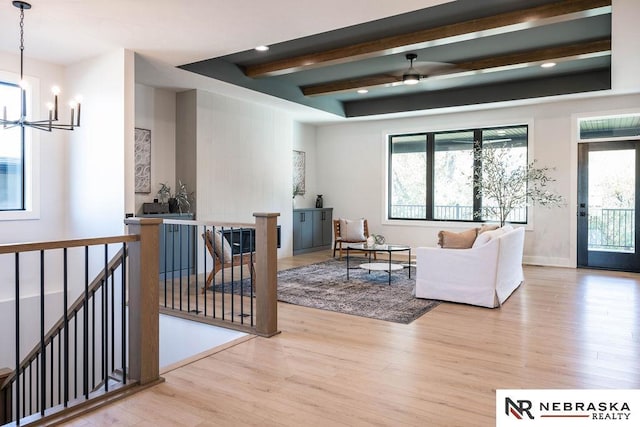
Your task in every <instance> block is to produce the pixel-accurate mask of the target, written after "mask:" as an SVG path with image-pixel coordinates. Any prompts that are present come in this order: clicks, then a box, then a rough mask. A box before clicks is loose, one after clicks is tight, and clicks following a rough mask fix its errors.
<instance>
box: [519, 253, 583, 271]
mask: <svg viewBox="0 0 640 427" xmlns="http://www.w3.org/2000/svg"><path fill="white" fill-rule="evenodd" d="M522 263H523V264H527V265H541V266H544V267H566V268H576V265H575V263H573V262H571V260H570V259H569V258H553V257H545V256H526V255H525V256H523V257H522Z"/></svg>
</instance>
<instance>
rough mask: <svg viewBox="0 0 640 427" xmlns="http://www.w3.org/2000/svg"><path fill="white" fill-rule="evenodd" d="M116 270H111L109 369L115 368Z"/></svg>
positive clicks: (122, 266)
mask: <svg viewBox="0 0 640 427" xmlns="http://www.w3.org/2000/svg"><path fill="white" fill-rule="evenodd" d="M124 256H125V253H124V251H123V252H122V264H120V266H121V268H124V260H125V258H124ZM115 295H116V272H115V271H114V270H111V340H110V342H111V369H112V370H113V371H115V370H116V299H115Z"/></svg>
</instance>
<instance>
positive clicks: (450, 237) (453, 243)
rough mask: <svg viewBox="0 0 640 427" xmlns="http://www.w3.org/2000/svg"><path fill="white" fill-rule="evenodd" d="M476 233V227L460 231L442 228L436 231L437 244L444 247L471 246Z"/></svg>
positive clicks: (459, 247)
mask: <svg viewBox="0 0 640 427" xmlns="http://www.w3.org/2000/svg"><path fill="white" fill-rule="evenodd" d="M477 233H478V229H477V228H470V229H469V230H466V231H462V232H460V233H454V232H453V231H445V230H442V231H440V232H439V233H438V245H439V246H440V247H441V248H446V249H469V248H470V247H471V246H473V242H474V241H475V240H476V236H477Z"/></svg>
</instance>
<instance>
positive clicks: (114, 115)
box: [66, 49, 134, 237]
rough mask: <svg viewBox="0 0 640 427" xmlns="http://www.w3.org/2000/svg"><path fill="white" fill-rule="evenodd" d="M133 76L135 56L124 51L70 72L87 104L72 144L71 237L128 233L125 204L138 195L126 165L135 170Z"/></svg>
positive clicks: (75, 90) (69, 79) (73, 86)
mask: <svg viewBox="0 0 640 427" xmlns="http://www.w3.org/2000/svg"><path fill="white" fill-rule="evenodd" d="M133 71H134V70H133V55H132V53H131V52H127V51H126V50H124V49H118V50H116V51H114V52H111V53H109V54H105V55H102V56H100V57H97V58H94V59H91V60H87V61H83V62H81V63H79V64H76V65H73V66H71V67H68V69H67V72H66V77H67V82H69V85H70V88H71V90H72V91H73V92H71V93H82V95H83V98H84V102H83V109H82V121H83V123H81V125H82V126H81V127H80V128H79V129H77V130H75V131H74V132H73V134H72V135H71V137H70V143H69V153H68V156H69V182H68V185H69V197H68V199H67V206H66V207H67V218H68V234H69V235H70V236H74V237H86V236H92V237H99V236H108V235H115V234H121V233H122V232H123V231H124V225H123V219H124V214H125V200H126V197H127V193H129V194H132V193H133V182H131V183H130V185H129V188H126V184H125V177H126V176H127V175H129V176H130V175H132V171H129V173H128V174H126V170H125V162H127V163H128V164H131V167H133V139H134V135H133V133H134V130H133V123H134V121H133V116H134V110H133V108H134V107H133V100H130V102H128V101H129V100H128V96H129V94H130V93H132V92H133V86H132V85H133V79H132V77H131V76H132V75H133ZM128 85H131V87H128ZM129 91H130V92H129ZM127 123H129V125H127V126H125V125H126V124H127ZM127 157H129V159H128V160H127ZM129 180H130V178H129V179H127V181H129Z"/></svg>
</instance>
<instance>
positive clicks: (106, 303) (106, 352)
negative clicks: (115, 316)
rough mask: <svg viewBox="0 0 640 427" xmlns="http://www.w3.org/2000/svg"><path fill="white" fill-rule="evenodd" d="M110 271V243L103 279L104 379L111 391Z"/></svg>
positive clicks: (106, 247)
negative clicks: (109, 337)
mask: <svg viewBox="0 0 640 427" xmlns="http://www.w3.org/2000/svg"><path fill="white" fill-rule="evenodd" d="M108 272H109V245H107V244H106V243H105V245H104V279H103V280H102V380H103V381H104V391H109V381H108V378H107V371H108V370H109V366H108V365H109V343H108V342H107V337H108V336H109V331H108V329H107V328H108V323H107V312H108V311H109V283H108V282H107V279H108V276H107V273H108Z"/></svg>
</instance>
